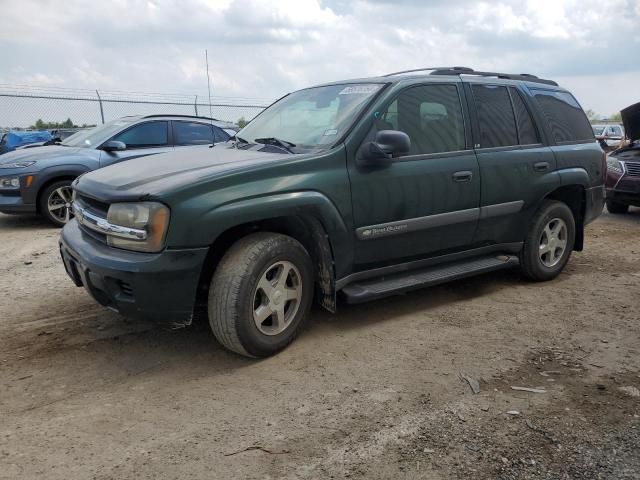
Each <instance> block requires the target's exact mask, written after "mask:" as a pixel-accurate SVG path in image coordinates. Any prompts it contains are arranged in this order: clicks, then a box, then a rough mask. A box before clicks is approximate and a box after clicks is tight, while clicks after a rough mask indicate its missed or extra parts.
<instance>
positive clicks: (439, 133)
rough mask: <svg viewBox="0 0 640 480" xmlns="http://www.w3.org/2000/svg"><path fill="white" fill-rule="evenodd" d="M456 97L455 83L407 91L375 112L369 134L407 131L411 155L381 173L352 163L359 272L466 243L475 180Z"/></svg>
mask: <svg viewBox="0 0 640 480" xmlns="http://www.w3.org/2000/svg"><path fill="white" fill-rule="evenodd" d="M461 94H462V85H461V83H460V82H458V83H448V84H447V83H442V84H440V83H437V84H435V83H434V84H431V83H429V84H424V85H413V86H410V87H407V88H405V89H404V90H401V91H400V92H399V93H398V94H397V95H396V96H395V97H394V98H392V99H390V100H389V103H387V104H386V105H385V106H384V107H383V108H381V110H380V112H379V115H377V119H378V120H377V125H376V127H375V128H376V129H377V130H400V131H403V132H405V133H406V134H407V135H408V136H409V138H410V139H411V151H410V152H409V153H408V154H407V155H405V156H402V157H398V158H396V159H394V161H393V163H391V164H390V165H389V166H387V167H385V168H366V167H360V166H358V165H357V164H356V162H355V161H354V162H352V163H351V164H350V167H349V168H350V169H349V178H350V180H351V192H352V198H353V214H354V222H355V227H356V231H355V236H356V241H357V244H356V249H355V250H356V251H355V261H356V263H357V264H358V267H359V268H361V269H365V268H372V267H375V266H378V265H381V264H384V263H388V262H398V261H401V260H406V261H409V260H412V259H414V258H418V257H422V256H432V255H435V254H437V253H439V252H445V251H455V250H459V249H462V248H464V247H466V246H467V245H469V244H470V243H471V240H472V238H473V233H474V231H475V228H476V224H477V215H478V202H479V200H480V179H479V175H478V173H479V172H478V164H477V162H476V156H475V153H474V152H473V149H472V148H471V143H470V140H471V138H470V137H468V136H467V135H466V132H467V131H468V129H467V128H465V125H468V124H467V123H466V121H465V118H466V111H465V108H464V102H463V98H462V97H461ZM374 133H375V132H374Z"/></svg>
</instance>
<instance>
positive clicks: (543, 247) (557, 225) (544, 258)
mask: <svg viewBox="0 0 640 480" xmlns="http://www.w3.org/2000/svg"><path fill="white" fill-rule="evenodd" d="M566 249H567V224H566V223H565V221H564V220H562V219H561V218H554V219H552V220H550V221H549V222H548V223H547V225H546V226H545V227H544V229H543V230H542V235H541V236H540V247H539V250H538V255H539V256H540V261H541V262H542V264H543V265H544V266H545V267H549V268H551V267H554V266H556V265H557V264H558V262H560V260H561V259H562V255H564V252H565V250H566Z"/></svg>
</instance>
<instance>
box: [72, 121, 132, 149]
mask: <svg viewBox="0 0 640 480" xmlns="http://www.w3.org/2000/svg"><path fill="white" fill-rule="evenodd" d="M138 120H139V119H138V118H137V117H136V118H119V119H117V120H111V121H110V122H107V123H105V124H104V125H100V126H99V127H95V128H92V129H90V130H86V131H83V132H76V133H74V134H73V135H71V136H70V137H67V138H66V139H65V140H63V141H62V142H61V145H66V146H67V147H84V148H95V147H97V146H98V145H100V144H101V143H102V142H104V141H105V140H107V139H108V138H109V137H111V136H112V135H113V134H114V133H116V132H119V131H120V130H122V129H123V128H125V127H127V126H128V125H131V124H132V123H134V122H136V121H138Z"/></svg>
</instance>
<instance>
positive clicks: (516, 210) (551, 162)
mask: <svg viewBox="0 0 640 480" xmlns="http://www.w3.org/2000/svg"><path fill="white" fill-rule="evenodd" d="M466 89H467V92H468V93H469V98H471V99H472V104H473V108H472V111H473V113H474V115H473V125H474V133H473V136H474V146H475V151H476V154H477V157H478V163H479V165H480V179H481V187H480V189H481V192H482V193H481V197H480V219H479V221H478V229H477V231H476V234H475V237H474V243H476V244H478V245H489V244H495V243H512V242H521V241H523V240H524V237H525V235H526V231H527V228H528V224H529V219H530V218H531V215H532V214H533V212H534V211H535V209H537V208H538V206H539V201H540V199H541V198H543V197H544V196H545V195H546V194H547V192H549V191H550V190H553V188H554V186H556V185H559V184H560V180H559V177H558V176H557V175H556V174H555V173H554V171H555V170H556V161H555V157H554V155H553V152H552V151H551V149H550V148H549V147H548V146H546V145H544V144H543V141H542V135H541V132H540V129H539V128H538V127H537V125H536V123H535V121H534V115H532V111H533V110H532V109H531V106H530V104H528V101H527V97H526V95H525V93H523V92H522V91H521V90H520V89H519V88H518V87H515V86H512V85H494V84H490V83H472V82H469V83H467V84H466Z"/></svg>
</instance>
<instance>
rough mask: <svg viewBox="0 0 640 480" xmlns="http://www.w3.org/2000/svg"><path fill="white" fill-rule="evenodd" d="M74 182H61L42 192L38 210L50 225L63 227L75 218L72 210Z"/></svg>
mask: <svg viewBox="0 0 640 480" xmlns="http://www.w3.org/2000/svg"><path fill="white" fill-rule="evenodd" d="M71 182H72V180H60V181H58V182H54V183H52V184H50V185H48V186H47V187H46V188H45V189H44V190H43V191H42V192H40V196H39V202H38V209H39V212H40V214H41V215H42V216H44V217H45V218H46V219H47V220H48V221H49V222H50V223H52V224H53V225H55V226H56V227H63V226H64V225H65V224H66V223H67V222H69V220H71V218H72V217H73V212H72V210H71V195H72V193H73V191H72V189H71Z"/></svg>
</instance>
